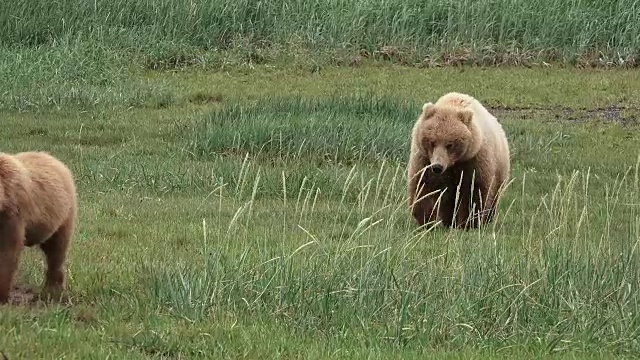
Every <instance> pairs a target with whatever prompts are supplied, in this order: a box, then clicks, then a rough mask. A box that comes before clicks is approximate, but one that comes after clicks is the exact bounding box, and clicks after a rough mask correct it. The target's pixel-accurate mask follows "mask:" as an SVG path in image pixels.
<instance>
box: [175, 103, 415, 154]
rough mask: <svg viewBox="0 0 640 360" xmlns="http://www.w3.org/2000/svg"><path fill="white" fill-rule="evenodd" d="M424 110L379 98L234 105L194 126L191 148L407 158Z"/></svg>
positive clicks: (215, 151)
mask: <svg viewBox="0 0 640 360" xmlns="http://www.w3.org/2000/svg"><path fill="white" fill-rule="evenodd" d="M419 114H420V108H419V106H418V104H415V103H412V102H407V101H402V100H396V99H389V98H383V97H377V96H376V97H374V96H346V97H344V96H341V97H330V98H323V99H308V98H304V97H287V98H267V99H263V100H261V101H260V102H258V103H256V104H253V105H250V106H247V105H246V104H242V103H232V104H228V105H226V106H225V107H223V108H222V109H219V110H214V111H212V112H211V113H210V114H208V115H206V116H205V117H204V118H203V119H202V120H200V121H199V122H197V123H196V124H195V126H192V127H190V131H189V133H188V138H187V139H188V140H187V146H186V149H187V150H188V151H189V152H190V153H191V154H192V155H194V156H196V157H197V158H207V157H211V156H214V155H217V154H244V153H245V152H249V153H252V154H254V155H259V154H264V155H265V156H266V157H268V158H270V159H273V158H280V159H284V160H287V161H294V160H295V161H306V162H311V163H315V164H321V163H323V162H327V163H333V164H343V165H352V164H355V163H363V162H364V163H367V162H375V161H382V160H384V159H387V160H393V161H399V160H402V161H404V160H406V159H405V158H406V156H407V155H406V154H407V151H408V144H409V134H410V131H411V126H412V125H413V122H414V121H415V119H416V118H417V116H418V115H419Z"/></svg>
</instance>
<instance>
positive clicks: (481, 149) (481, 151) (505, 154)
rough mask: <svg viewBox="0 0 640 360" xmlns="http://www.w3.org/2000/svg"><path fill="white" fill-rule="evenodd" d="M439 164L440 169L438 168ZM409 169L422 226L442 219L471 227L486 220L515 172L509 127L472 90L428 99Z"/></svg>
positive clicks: (416, 131)
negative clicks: (505, 127) (502, 124)
mask: <svg viewBox="0 0 640 360" xmlns="http://www.w3.org/2000/svg"><path fill="white" fill-rule="evenodd" d="M448 146H449V147H448ZM438 167H440V169H444V171H443V172H442V173H441V174H436V173H435V172H434V171H433V169H434V168H436V169H437V168H438ZM429 168H431V170H430V169H429ZM407 172H408V174H407V175H408V192H409V207H410V210H411V213H412V215H413V217H414V218H415V220H416V221H417V223H418V224H419V225H424V224H426V223H431V222H435V221H442V222H443V223H444V224H445V225H447V226H456V227H461V228H467V229H468V228H470V227H476V226H479V225H480V224H483V223H486V222H488V221H490V220H491V219H492V218H493V215H494V213H495V210H496V207H497V203H498V200H499V195H500V192H501V190H502V188H503V187H504V185H506V183H507V182H508V181H509V176H510V160H509V145H508V142H507V138H506V135H505V133H504V130H503V129H502V126H501V125H500V123H498V121H497V120H496V118H495V117H494V116H493V115H491V114H490V113H489V111H487V109H485V108H484V107H483V106H482V104H480V102H478V101H477V100H476V99H474V98H473V97H471V96H469V95H466V94H460V93H455V92H454V93H448V94H446V95H444V96H442V97H441V98H440V99H438V101H437V102H436V103H435V104H432V103H430V102H427V103H425V104H424V105H423V107H422V113H421V114H420V116H419V117H418V119H417V120H416V123H415V125H414V127H413V130H412V133H411V154H410V157H409V166H408V169H407ZM458 186H459V190H458ZM457 191H459V193H458V195H457V202H456V192H457Z"/></svg>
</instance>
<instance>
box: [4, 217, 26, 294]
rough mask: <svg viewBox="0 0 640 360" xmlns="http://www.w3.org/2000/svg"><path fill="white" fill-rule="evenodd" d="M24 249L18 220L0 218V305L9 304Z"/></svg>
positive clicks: (22, 227) (21, 230) (22, 233)
mask: <svg viewBox="0 0 640 360" xmlns="http://www.w3.org/2000/svg"><path fill="white" fill-rule="evenodd" d="M23 248H24V226H23V224H22V222H21V221H19V220H18V218H16V217H14V216H11V215H7V214H3V215H1V216H0V304H6V303H8V302H9V295H10V293H11V288H12V287H13V280H14V277H15V274H16V270H17V269H18V261H19V260H20V254H21V253H22V249H23Z"/></svg>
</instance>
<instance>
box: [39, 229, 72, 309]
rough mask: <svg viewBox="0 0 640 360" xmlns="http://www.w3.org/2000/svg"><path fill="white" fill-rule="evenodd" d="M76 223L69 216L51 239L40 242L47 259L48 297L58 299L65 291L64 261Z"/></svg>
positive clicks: (46, 284) (44, 290)
mask: <svg viewBox="0 0 640 360" xmlns="http://www.w3.org/2000/svg"><path fill="white" fill-rule="evenodd" d="M74 225H75V224H74V217H73V216H72V217H69V218H68V219H67V220H66V221H65V222H64V223H63V224H62V225H61V226H60V227H59V228H58V230H57V231H56V232H55V233H54V234H53V235H52V236H51V237H50V238H49V239H47V240H46V241H45V242H43V243H42V244H40V248H41V249H42V251H43V252H44V255H45V257H46V261H47V272H46V274H45V283H44V286H43V295H44V297H46V298H48V299H54V300H58V299H59V298H60V296H61V295H62V292H63V291H64V288H65V282H66V281H65V280H66V279H65V271H64V270H65V269H64V263H65V259H66V256H67V250H68V248H69V242H70V241H71V235H72V234H73V228H74Z"/></svg>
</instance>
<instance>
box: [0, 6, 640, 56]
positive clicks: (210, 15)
mask: <svg viewBox="0 0 640 360" xmlns="http://www.w3.org/2000/svg"><path fill="white" fill-rule="evenodd" d="M639 10H640V4H638V2H637V1H633V0H622V1H589V0H587V1H572V2H567V1H551V2H549V1H542V0H534V1H525V0H498V1H482V2H472V1H448V0H447V1H445V0H438V1H431V2H422V1H415V0H414V1H406V0H405V1H399V0H390V1H385V2H379V1H378V2H376V1H370V0H364V1H356V2H350V1H337V0H333V1H293V2H292V1H269V2H261V1H238V2H234V3H228V2H223V1H219V0H208V1H203V2H190V1H186V0H183V1H157V2H148V1H141V0H136V1H104V0H97V1H92V2H87V1H67V2H64V3H62V2H50V1H42V0H18V1H15V2H10V3H6V4H5V5H3V6H2V7H0V14H3V15H0V34H2V35H0V45H11V46H13V45H18V46H20V45H28V46H33V45H43V44H46V45H49V44H51V43H54V42H59V41H77V40H78V39H80V40H86V39H90V40H98V41H108V42H111V43H113V44H114V45H116V46H119V47H123V48H127V47H129V46H132V47H133V48H134V49H143V50H144V51H145V52H147V53H148V54H149V55H150V56H151V57H153V56H154V55H159V54H163V53H164V54H166V53H167V50H168V51H172V50H171V49H172V48H174V49H175V47H176V45H182V46H184V47H186V48H189V47H191V48H194V49H211V48H221V49H227V48H230V47H237V46H239V45H242V47H243V48H246V49H247V55H248V56H250V57H251V58H253V59H254V60H256V61H262V60H263V59H264V56H263V55H262V54H261V49H263V48H269V47H272V46H276V47H278V46H286V45H289V44H292V43H296V44H297V45H299V46H302V47H304V48H306V49H316V50H314V51H322V50H330V51H333V50H335V49H339V48H346V49H350V50H360V49H367V50H369V51H373V50H378V49H379V47H381V46H383V45H392V46H397V47H401V48H403V47H406V48H408V49H414V50H415V51H417V52H418V53H419V55H422V56H423V57H424V56H425V55H426V54H430V55H431V56H433V55H434V54H433V53H431V52H429V51H428V50H427V49H430V50H432V51H433V50H435V51H439V52H449V51H451V50H454V52H456V51H455V50H463V49H465V48H468V49H470V50H472V51H473V52H477V53H479V54H482V55H484V56H490V57H492V55H496V53H510V51H513V50H516V49H520V50H524V51H526V52H528V53H530V56H531V57H535V55H534V54H535V53H536V52H539V51H545V52H546V53H545V54H544V55H543V56H542V58H547V59H559V58H562V57H563V56H564V57H574V58H575V57H577V56H580V55H585V54H587V53H590V52H598V51H604V52H606V53H607V55H608V56H609V57H610V59H608V60H613V61H614V62H617V61H618V58H619V57H621V58H623V59H624V58H626V57H627V56H628V55H631V56H632V57H635V56H637V50H635V49H637V47H638V41H640V26H639V25H638V24H637V22H636V21H635V17H636V16H637V13H638V11H639ZM443 40H444V41H443ZM174 55H176V56H175V57H173V63H189V62H191V61H192V60H194V57H193V56H189V55H187V56H180V54H179V53H176V54H174ZM183 55H184V54H183ZM511 55H513V56H514V57H520V56H518V55H517V54H515V53H511ZM479 57H482V56H479ZM527 57H529V56H526V57H525V58H527ZM418 58H419V57H418ZM596 58H597V57H596ZM521 59H524V58H521ZM420 60H422V59H419V60H417V61H420ZM635 60H636V61H637V59H635ZM491 61H497V62H501V60H500V56H498V57H496V56H493V59H492V60H491Z"/></svg>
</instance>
